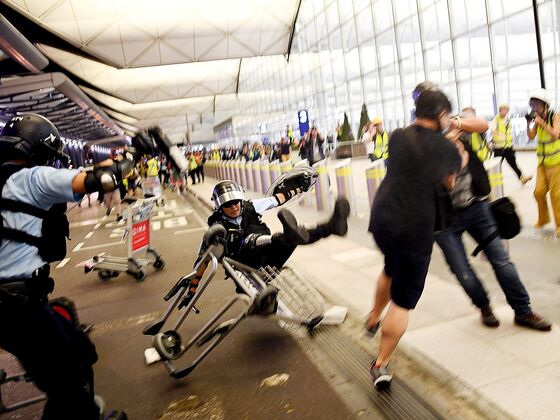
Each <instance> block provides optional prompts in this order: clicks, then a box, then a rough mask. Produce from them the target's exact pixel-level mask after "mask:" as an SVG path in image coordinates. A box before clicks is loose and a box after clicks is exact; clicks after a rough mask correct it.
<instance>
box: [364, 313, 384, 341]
mask: <svg viewBox="0 0 560 420" xmlns="http://www.w3.org/2000/svg"><path fill="white" fill-rule="evenodd" d="M379 327H381V321H377V322H376V323H375V324H374V325H371V326H370V325H369V315H368V316H367V317H366V321H365V323H364V330H365V335H366V336H367V337H368V338H373V337H375V334H377V331H379Z"/></svg>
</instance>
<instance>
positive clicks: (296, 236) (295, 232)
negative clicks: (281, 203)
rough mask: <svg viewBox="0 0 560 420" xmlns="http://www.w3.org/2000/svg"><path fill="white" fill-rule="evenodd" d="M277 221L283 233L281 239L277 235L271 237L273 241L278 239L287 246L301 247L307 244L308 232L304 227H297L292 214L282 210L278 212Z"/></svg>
mask: <svg viewBox="0 0 560 420" xmlns="http://www.w3.org/2000/svg"><path fill="white" fill-rule="evenodd" d="M278 219H280V222H281V223H282V227H283V228H284V232H283V233H282V236H281V237H278V235H275V236H273V240H274V239H276V238H279V239H281V241H283V242H285V243H286V244H287V245H289V246H293V245H302V244H306V243H308V242H309V232H308V231H307V230H306V229H305V228H304V227H300V226H298V224H297V220H296V217H295V216H294V215H293V213H292V212H290V211H289V210H286V209H282V210H280V211H279V212H278ZM275 237H276V238H275Z"/></svg>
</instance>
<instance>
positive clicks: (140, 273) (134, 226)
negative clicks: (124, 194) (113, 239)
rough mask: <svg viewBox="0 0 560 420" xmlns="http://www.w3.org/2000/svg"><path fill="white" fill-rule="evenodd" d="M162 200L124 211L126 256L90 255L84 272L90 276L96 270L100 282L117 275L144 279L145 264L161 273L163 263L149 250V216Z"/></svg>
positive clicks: (140, 202)
mask: <svg viewBox="0 0 560 420" xmlns="http://www.w3.org/2000/svg"><path fill="white" fill-rule="evenodd" d="M164 204H165V203H164V198H163V197H162V196H160V197H151V198H147V199H143V200H137V201H136V202H135V203H134V204H133V205H131V206H130V207H128V209H126V211H125V212H124V217H125V218H126V228H125V231H124V233H123V237H122V240H124V237H125V236H128V256H126V257H118V256H110V255H105V254H104V253H102V254H99V255H95V256H93V257H92V258H91V259H90V260H88V261H87V263H86V265H85V267H84V271H85V272H86V273H89V272H90V271H92V270H97V271H98V276H99V278H100V279H101V280H109V279H110V278H112V277H117V276H118V275H119V273H120V272H126V273H128V274H130V275H131V276H133V277H134V278H135V279H136V280H138V281H143V280H145V279H146V276H147V273H146V270H145V269H144V267H145V266H147V265H150V264H151V265H153V266H154V268H155V269H156V270H158V271H160V270H163V268H164V267H165V261H164V260H163V258H162V257H161V255H160V254H159V253H158V252H157V251H156V250H155V249H154V248H152V247H150V239H151V236H152V232H151V224H150V217H151V214H152V210H153V208H154V206H158V207H160V206H163V205H164ZM143 251H146V257H150V258H137V257H136V255H138V254H140V253H141V252H143Z"/></svg>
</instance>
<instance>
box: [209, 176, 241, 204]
mask: <svg viewBox="0 0 560 420" xmlns="http://www.w3.org/2000/svg"><path fill="white" fill-rule="evenodd" d="M244 199H245V191H244V190H243V188H242V187H241V185H239V184H237V183H235V182H233V181H230V180H225V181H221V182H218V183H217V184H216V186H215V187H214V190H213V191H212V201H213V202H214V205H215V206H216V210H218V209H219V208H221V207H222V206H223V205H224V204H226V203H228V202H230V201H235V200H241V201H243V200H244Z"/></svg>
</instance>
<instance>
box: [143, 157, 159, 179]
mask: <svg viewBox="0 0 560 420" xmlns="http://www.w3.org/2000/svg"><path fill="white" fill-rule="evenodd" d="M146 176H158V162H157V160H156V159H155V158H152V159H150V160H149V161H148V170H147V171H146Z"/></svg>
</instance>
